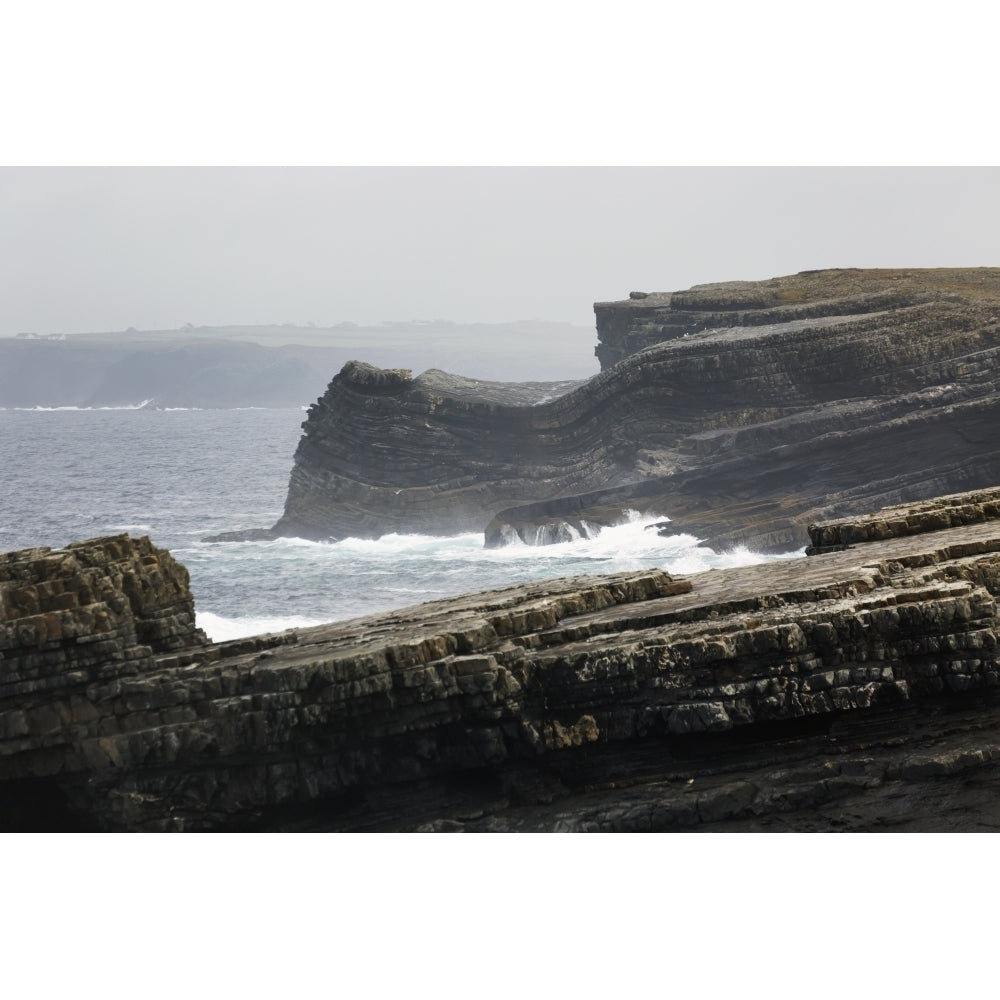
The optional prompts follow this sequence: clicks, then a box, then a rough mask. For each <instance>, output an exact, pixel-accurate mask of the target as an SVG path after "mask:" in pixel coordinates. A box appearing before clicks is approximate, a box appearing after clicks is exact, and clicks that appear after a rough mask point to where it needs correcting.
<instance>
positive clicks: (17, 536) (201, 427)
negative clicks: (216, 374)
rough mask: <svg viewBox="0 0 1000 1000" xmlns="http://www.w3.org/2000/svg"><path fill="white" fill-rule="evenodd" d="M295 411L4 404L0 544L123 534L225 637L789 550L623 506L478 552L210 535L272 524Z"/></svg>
mask: <svg viewBox="0 0 1000 1000" xmlns="http://www.w3.org/2000/svg"><path fill="white" fill-rule="evenodd" d="M305 417H306V413H305V410H304V409H232V410H215V409H207V410H199V409H166V410H165V409H153V408H149V407H145V406H139V407H135V408H115V409H110V408H105V409H75V408H55V409H40V408H36V409H0V551H4V552H6V551H11V550H15V549H22V548H29V547H35V546H49V547H52V548H58V547H61V546H63V545H66V544H67V543H69V542H73V541H81V540H83V539H88V538H95V537H98V536H100V535H109V534H119V533H122V532H127V533H128V534H130V535H133V536H140V535H148V536H149V537H150V538H151V539H152V541H153V543H154V544H156V545H158V546H160V547H162V548H166V549H169V550H170V552H171V553H172V554H173V556H174V557H175V558H176V559H178V560H179V561H180V562H182V563H183V564H184V565H185V566H186V567H187V569H188V571H189V573H190V575H191V590H192V593H193V594H194V598H195V610H196V615H197V621H198V625H199V626H200V627H201V628H203V629H204V630H205V632H206V633H207V634H208V635H209V637H210V638H211V639H213V640H214V641H216V642H222V641H225V640H227V639H233V638H238V637H241V636H247V635H256V634H259V633H262V632H275V631H281V630H283V629H287V628H294V627H304V626H308V625H318V624H322V623H325V622H332V621H341V620H345V619H350V618H356V617H359V616H362V615H368V614H373V613H375V612H381V611H389V610H393V609H396V608H401V607H407V606H409V605H413V604H418V603H420V602H422V601H427V600H434V599H437V598H441V597H448V596H454V595H457V594H464V593H472V592H475V591H480V590H488V589H493V588H496V587H504V586H508V585H510V584H515V583H521V582H527V581H531V580H540V579H545V578H551V577H559V576H571V575H578V574H602V573H616V572H622V571H630V570H643V569H648V568H651V567H657V568H661V569H664V570H666V571H668V572H670V573H681V574H690V573H696V572H699V571H701V570H707V569H711V568H713V567H730V566H742V565H749V564H752V563H758V562H765V561H768V560H769V559H774V558H789V557H794V554H793V555H792V556H784V557H775V556H765V555H762V554H760V553H756V552H752V551H749V550H747V549H745V548H737V549H734V550H732V551H727V552H714V551H712V550H711V549H707V548H704V547H701V546H699V545H698V544H697V543H698V539H697V538H694V537H693V536H691V535H677V536H673V537H662V536H660V535H659V534H658V533H657V532H656V531H655V530H650V527H649V526H650V525H651V524H653V523H655V522H657V521H662V520H663V519H664V518H668V517H669V516H670V511H669V510H664V511H662V512H659V513H658V514H655V515H646V516H639V515H637V514H633V515H630V516H628V517H627V518H626V519H625V520H624V521H623V523H622V524H620V525H618V526H617V527H613V528H606V529H605V530H604V531H603V532H601V534H600V535H598V536H597V537H596V538H590V539H586V538H580V539H577V540H575V541H572V542H564V543H560V544H556V545H544V546H529V545H521V544H517V545H510V546H507V547H505V548H501V549H486V548H484V546H483V536H482V534H481V533H473V534H469V533H466V534H456V535H454V536H452V537H432V536H428V535H416V534H413V535H407V534H391V535H386V536H383V537H382V538H379V539H378V540H375V541H372V540H363V539H352V538H348V539H345V540H343V541H341V542H338V543H335V544H330V543H323V542H310V541H306V540H304V539H299V538H286V539H279V540H276V541H270V542H227V543H214V544H213V543H206V542H203V541H201V539H202V538H204V537H205V536H206V535H212V534H216V533H218V532H222V531H231V530H235V529H240V528H261V527H270V526H271V525H273V524H274V522H275V521H276V520H277V519H278V518H279V517H280V515H281V512H282V508H283V506H284V500H285V492H286V490H287V486H288V477H289V474H290V472H291V468H292V456H293V454H294V452H295V447H296V445H297V443H298V440H299V438H300V436H301V434H302V430H301V425H302V422H303V420H304V419H305Z"/></svg>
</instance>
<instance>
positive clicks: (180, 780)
mask: <svg viewBox="0 0 1000 1000" xmlns="http://www.w3.org/2000/svg"><path fill="white" fill-rule="evenodd" d="M998 511H1000V489H994V490H981V491H977V492H976V493H973V494H964V495H960V496H949V497H945V498H941V499H939V500H938V501H936V502H934V503H922V504H919V505H915V506H913V507H909V506H907V507H898V508H893V509H890V510H884V511H881V512H880V513H879V514H877V515H873V516H872V517H870V518H862V519H858V520H857V521H853V522H846V521H843V522H837V523H832V522H831V523H824V524H817V525H812V526H811V527H810V536H811V538H812V541H813V548H814V550H815V551H816V552H817V553H818V554H817V555H815V556H814V557H811V558H805V557H803V558H797V559H790V560H784V561H779V562H774V563H768V564H763V565H758V566H753V567H744V568H740V569H730V570H712V571H710V572H706V573H700V574H696V575H693V576H690V577H688V578H678V577H672V576H670V575H669V574H667V573H664V572H660V571H656V570H651V571H646V572H638V573H630V574H617V575H612V576H603V577H577V578H566V579H560V580H551V581H546V582H543V583H535V584H530V585H523V586H516V587H510V588H507V589H502V590H496V591H489V592H484V593H479V594H475V595H469V596H464V597H459V598H453V599H448V600H441V601H435V602H432V603H428V604H423V605H419V606H415V607H412V608H407V609H404V610H401V611H396V612H392V613H388V614H381V615H376V616H371V617H367V618H361V619H355V620H353V621H348V622H340V623H335V624H330V625H324V626H320V627H316V628H310V629H302V630H298V631H289V632H285V633H281V634H275V635H265V636H258V637H255V638H253V639H247V640H238V641H234V642H229V643H221V644H210V643H208V642H207V641H206V639H205V637H204V635H203V634H202V633H201V632H199V630H198V629H197V627H196V625H195V620H194V613H193V601H192V600H191V596H190V592H189V590H188V586H187V574H186V572H185V571H184V569H183V567H182V566H180V565H179V564H177V563H176V562H175V561H174V560H173V559H172V558H171V557H170V555H169V553H167V552H164V551H163V550H160V549H157V548H156V547H155V546H153V545H152V544H151V543H150V541H149V540H148V539H146V538H138V539H132V538H129V537H128V536H127V535H121V536H115V537H113V538H104V539H95V540H92V541H88V542H82V543H78V544H76V545H73V546H69V547H68V548H66V549H61V550H49V549H30V550H26V551H22V552H15V553H9V554H7V555H5V556H0V826H2V828H3V829H6V830H39V829H43V830H101V831H113V830H123V831H124V830H135V831H181V830H311V831H319V830H329V831H334V830H363V831H380V830H424V831H432V830H433V831H444V830H455V831H571V830H578V831H633V830H635V831H638V830H646V831H671V830H767V829H771V830H873V829H894V830H954V831H958V830H992V829H1000V805H998V803H1000V796H998V794H997V792H998V791H1000V657H998V624H1000V623H998V615H997V606H996V598H997V594H998V592H1000V520H998V516H997V515H998Z"/></svg>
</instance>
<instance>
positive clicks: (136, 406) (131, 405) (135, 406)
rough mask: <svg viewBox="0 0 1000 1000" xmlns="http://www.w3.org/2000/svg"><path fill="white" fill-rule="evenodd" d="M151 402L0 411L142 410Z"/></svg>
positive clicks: (36, 407)
mask: <svg viewBox="0 0 1000 1000" xmlns="http://www.w3.org/2000/svg"><path fill="white" fill-rule="evenodd" d="M152 402H153V400H152V398H150V399H144V400H143V401H142V402H141V403H127V404H125V405H123V406H4V407H0V409H4V410H18V411H21V412H27V413H36V412H37V413H66V412H75V413H86V412H90V411H92V410H144V409H146V407H147V406H149V405H150V403H152Z"/></svg>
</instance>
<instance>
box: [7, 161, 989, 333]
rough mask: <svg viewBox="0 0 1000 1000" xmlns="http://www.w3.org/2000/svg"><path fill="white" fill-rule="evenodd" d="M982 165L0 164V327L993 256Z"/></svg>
mask: <svg viewBox="0 0 1000 1000" xmlns="http://www.w3.org/2000/svg"><path fill="white" fill-rule="evenodd" d="M998 222H1000V168H992V167H984V168H930V167H903V168H890V167H876V168H819V167H800V168H768V167H752V168H738V167H721V168H691V167H635V168H628V167H607V168H605V167H576V168H573V167H548V168H545V167H523V168H522V167H451V168H449V167H444V168H438V167H413V168H406V167H342V168H336V167H331V168H326V167H302V168H293V167H109V168H103V167H52V168H35V167H5V168H0V335H4V336H9V335H12V334H14V333H16V332H19V331H22V330H30V331H35V332H39V333H53V332H60V331H64V332H82V331H96V330H122V329H125V328H126V327H130V326H133V327H137V328H139V329H155V328H165V327H175V326H181V325H183V324H185V323H188V322H191V323H194V324H195V325H196V326H197V325H202V324H205V325H225V324H230V323H233V324H236V323H239V324H251V323H280V322H292V323H299V324H305V323H308V322H313V323H317V324H320V325H326V324H333V323H337V322H340V321H344V320H351V321H354V322H356V323H372V322H374V323H377V322H381V321H383V320H409V319H452V320H456V321H463V322H500V321H507V320H517V319H548V320H567V321H571V322H575V323H582V324H591V323H592V322H593V311H592V304H593V302H595V301H600V300H606V299H619V298H625V297H627V295H628V293H629V291H631V290H633V289H641V290H646V291H672V290H676V289H679V288H686V287H688V286H690V285H692V284H695V283H701V282H710V281H724V280H730V279H759V278H768V277H772V276H775V275H780V274H788V273H791V272H794V271H799V270H803V269H807V268H820V267H897V266H906V267H938V266H981V265H989V266H998V265H1000V241H998V237H997V231H998Z"/></svg>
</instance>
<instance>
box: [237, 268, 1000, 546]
mask: <svg viewBox="0 0 1000 1000" xmlns="http://www.w3.org/2000/svg"><path fill="white" fill-rule="evenodd" d="M595 311H596V315H597V329H598V337H599V341H600V342H599V345H598V348H597V353H598V356H599V357H600V360H601V363H602V366H603V368H604V370H603V371H602V372H601V373H600V374H598V375H596V376H594V377H593V378H591V379H588V380H585V381H582V382H563V383H535V384H528V385H524V384H520V385H519V384H514V383H497V382H484V381H477V380H473V379H467V378H462V377H461V376H457V375H451V374H447V373H445V372H443V371H439V370H432V371H428V372H425V373H423V374H422V375H419V376H417V377H415V378H414V377H413V376H412V372H408V371H401V370H384V369H378V368H375V367H374V366H371V365H366V364H363V363H360V362H350V363H349V364H347V365H345V366H344V368H343V370H342V371H341V372H340V373H339V374H338V375H337V376H336V377H335V378H334V379H333V380H332V381H331V383H330V385H329V387H328V388H327V390H326V392H325V394H324V395H323V396H322V397H321V398H320V399H319V400H318V401H317V402H316V403H315V404H314V405H313V406H312V408H311V409H310V411H309V415H308V419H307V420H306V422H305V423H304V424H303V430H304V434H303V437H302V439H301V442H300V444H299V447H298V449H297V451H296V454H295V459H294V467H293V470H292V473H291V477H290V482H289V489H288V496H287V500H286V504H285V511H284V514H283V516H282V518H281V519H280V520H279V522H278V523H277V524H276V525H275V526H274V528H273V529H269V530H268V531H265V532H262V533H258V534H263V535H264V536H267V535H301V536H303V537H307V538H324V539H325V538H340V537H344V536H347V535H353V536H361V537H375V536H378V535H381V534H385V533H388V532H393V531H400V532H405V531H410V532H428V533H435V534H452V533H456V532H460V531H480V530H485V534H486V543H487V544H488V545H502V544H505V543H506V542H509V541H513V540H521V541H524V542H528V543H532V544H534V543H539V542H546V541H556V540H563V539H566V538H572V537H578V536H580V535H585V534H588V533H590V532H593V531H599V530H600V528H601V526H602V525H607V524H610V523H615V522H616V521H618V520H620V519H621V518H622V516H623V512H624V511H625V510H628V509H632V510H639V511H641V512H648V513H654V514H656V515H659V516H665V517H668V518H670V519H671V528H672V529H673V530H676V531H684V532H689V533H693V534H695V535H697V536H699V537H700V538H702V539H704V540H705V541H706V542H707V544H710V545H712V546H713V547H715V548H726V547H729V546H733V545H736V544H745V545H748V546H750V547H752V548H755V549H760V550H770V551H780V550H791V549H795V548H798V547H801V546H803V545H805V544H806V542H807V541H808V538H807V532H806V528H807V525H808V524H809V523H810V522H812V521H818V520H823V519H829V518H834V517H841V516H851V515H854V514H858V513H861V512H863V511H866V510H871V509H875V508H877V507H880V506H886V505H891V504H896V503H902V502H910V501H916V500H921V499H928V498H930V497H933V496H938V495H942V494H947V493H953V492H957V491H962V490H969V489H977V488H984V487H987V486H989V485H991V484H993V483H995V482H998V481H1000V449H998V447H997V445H996V440H995V434H994V428H995V427H996V426H997V424H998V417H1000V413H998V405H1000V395H998V372H1000V365H998V355H997V351H998V346H1000V269H997V268H972V269H937V270H853V269H847V270H829V271H816V272H802V273H801V274H798V275H790V276H786V277H782V278H775V279H771V280H770V281H763V282H727V283H721V284H713V285H700V286H696V287H694V288H691V289H688V290H686V291H682V292H673V293H670V294H658V293H653V294H647V293H644V292H634V293H632V296H631V297H630V298H629V299H627V300H624V301H622V302H615V303H598V304H597V305H596V306H595ZM238 536H239V533H237V534H236V535H233V536H231V537H238Z"/></svg>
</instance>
